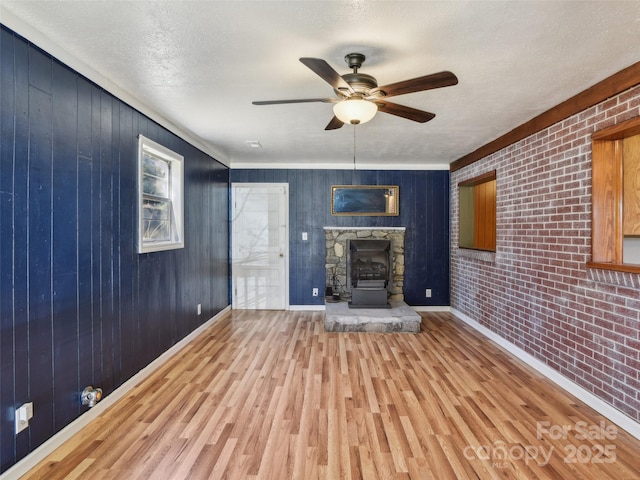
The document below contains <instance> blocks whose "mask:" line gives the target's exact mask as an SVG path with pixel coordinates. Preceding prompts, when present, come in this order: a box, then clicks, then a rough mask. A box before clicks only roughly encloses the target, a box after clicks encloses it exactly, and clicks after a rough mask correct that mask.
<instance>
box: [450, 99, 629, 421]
mask: <svg viewBox="0 0 640 480" xmlns="http://www.w3.org/2000/svg"><path fill="white" fill-rule="evenodd" d="M638 115H640V87H636V88H633V89H631V90H628V91H626V92H623V93H622V94H620V95H618V96H616V97H613V98H611V99H608V100H606V101H604V102H602V103H601V104H599V105H596V106H594V107H592V108H589V109H588V110H585V111H583V112H581V113H579V114H577V115H574V116H572V117H570V118H567V119H565V120H564V121H562V122H559V123H557V124H555V125H553V126H551V127H549V128H547V129H545V130H543V131H540V132H538V133H537V134H535V135H532V136H531V137H529V138H526V139H524V140H522V141H520V142H517V143H515V144H513V145H510V146H509V147H507V148H505V149H503V150H501V151H499V152H496V153H494V154H492V155H490V156H488V157H485V158H483V159H482V160H480V161H478V162H476V163H474V164H472V165H470V166H468V167H465V168H463V169H461V170H458V171H456V172H452V174H451V306H452V308H453V309H454V310H457V311H459V312H461V313H463V314H464V315H466V316H468V317H470V318H471V319H473V320H475V321H477V322H478V323H480V324H481V325H483V326H485V327H486V328H488V329H490V330H491V331H493V332H494V333H496V334H498V335H500V336H501V337H503V338H504V339H505V340H507V341H508V342H511V343H513V344H514V345H516V346H517V347H519V348H520V349H522V350H524V351H526V352H527V353H529V354H530V355H532V356H534V357H535V358H536V359H538V360H540V361H542V362H543V363H545V364H546V365H547V366H549V367H551V368H553V369H554V370H556V371H558V372H559V373H560V374H562V375H564V376H565V377H567V378H568V379H569V380H571V381H573V382H575V383H577V384H578V385H580V386H581V387H583V388H584V389H586V390H587V391H589V392H591V393H593V394H594V395H596V396H597V397H599V398H600V399H602V400H604V401H605V402H607V403H609V404H610V405H612V406H614V407H615V408H617V409H619V410H621V411H622V412H624V413H626V414H627V415H628V416H629V417H631V418H632V419H633V420H635V421H640V275H636V274H623V273H617V272H608V271H602V270H593V269H588V268H587V267H586V265H585V264H586V262H587V261H588V260H589V259H590V255H591V134H592V133H593V132H594V131H597V130H600V129H602V128H604V127H607V126H610V125H613V124H617V123H620V122H621V121H623V120H627V119H629V118H632V117H635V116H638ZM494 169H495V170H496V174H497V249H496V253H495V255H493V254H486V253H485V254H482V255H474V254H473V253H471V254H470V255H465V254H468V253H469V252H461V251H460V250H459V249H458V183H459V182H460V181H462V180H466V179H469V178H473V177H475V176H478V175H479V174H482V173H485V172H488V171H491V170H494Z"/></svg>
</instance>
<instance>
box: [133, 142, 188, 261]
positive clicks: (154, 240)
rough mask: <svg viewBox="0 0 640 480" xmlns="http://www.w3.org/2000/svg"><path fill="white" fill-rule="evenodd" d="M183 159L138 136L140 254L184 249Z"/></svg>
mask: <svg viewBox="0 0 640 480" xmlns="http://www.w3.org/2000/svg"><path fill="white" fill-rule="evenodd" d="M183 162H184V157H182V155H178V154H177V153H176V152H174V151H172V150H169V149H168V148H166V147H163V146H162V145H160V144H159V143H156V142H154V141H153V140H149V139H148V138H146V137H144V136H142V135H139V137H138V253H148V252H157V251H160V250H171V249H175V248H183V247H184V167H183Z"/></svg>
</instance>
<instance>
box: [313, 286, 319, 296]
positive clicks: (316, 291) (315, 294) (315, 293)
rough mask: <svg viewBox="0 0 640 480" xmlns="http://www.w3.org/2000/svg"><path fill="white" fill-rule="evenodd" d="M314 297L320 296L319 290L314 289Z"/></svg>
mask: <svg viewBox="0 0 640 480" xmlns="http://www.w3.org/2000/svg"><path fill="white" fill-rule="evenodd" d="M313 296H314V297H317V296H318V289H317V288H314V289H313Z"/></svg>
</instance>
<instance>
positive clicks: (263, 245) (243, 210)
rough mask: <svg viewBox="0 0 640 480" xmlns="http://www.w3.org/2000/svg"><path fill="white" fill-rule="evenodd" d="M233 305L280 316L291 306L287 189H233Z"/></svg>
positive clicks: (261, 186)
mask: <svg viewBox="0 0 640 480" xmlns="http://www.w3.org/2000/svg"><path fill="white" fill-rule="evenodd" d="M231 209H232V215H231V219H232V220H231V262H232V273H231V277H232V283H233V293H232V305H233V308H236V309H271V310H284V309H286V308H287V305H288V303H289V278H288V272H289V268H288V265H289V235H288V230H289V228H288V220H289V188H288V185H287V184H283V183H277V184H273V183H251V184H248V183H234V184H232V185H231Z"/></svg>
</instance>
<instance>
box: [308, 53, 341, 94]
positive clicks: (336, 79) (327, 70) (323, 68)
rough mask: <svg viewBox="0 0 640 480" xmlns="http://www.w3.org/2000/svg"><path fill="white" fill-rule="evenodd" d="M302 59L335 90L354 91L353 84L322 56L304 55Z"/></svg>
mask: <svg viewBox="0 0 640 480" xmlns="http://www.w3.org/2000/svg"><path fill="white" fill-rule="evenodd" d="M300 61H301V62H302V63H303V64H305V65H306V66H307V67H309V68H310V69H311V70H313V71H314V73H316V74H317V75H319V76H320V78H322V79H323V80H324V81H325V82H327V83H328V84H329V85H331V86H332V87H333V88H334V89H335V90H340V91H344V92H345V93H346V92H348V93H353V89H352V88H351V86H350V85H349V84H348V83H347V82H346V81H345V80H344V78H342V77H341V76H340V74H339V73H338V72H336V71H335V70H334V69H333V67H331V65H329V64H328V63H327V62H325V61H324V60H322V59H321V58H309V57H302V58H301V59H300Z"/></svg>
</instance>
